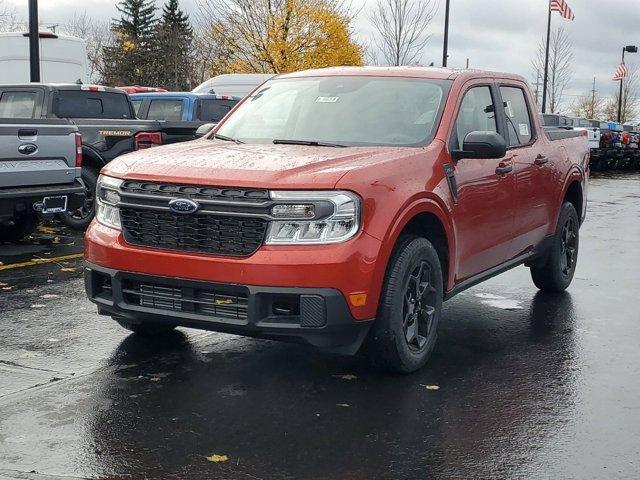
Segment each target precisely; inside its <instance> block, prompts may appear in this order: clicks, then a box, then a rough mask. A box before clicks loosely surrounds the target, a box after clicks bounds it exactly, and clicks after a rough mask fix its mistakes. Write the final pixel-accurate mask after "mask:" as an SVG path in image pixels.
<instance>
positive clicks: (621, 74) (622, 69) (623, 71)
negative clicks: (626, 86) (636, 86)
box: [613, 63, 629, 80]
mask: <svg viewBox="0 0 640 480" xmlns="http://www.w3.org/2000/svg"><path fill="white" fill-rule="evenodd" d="M627 75H629V70H627V66H626V65H625V64H624V63H621V64H620V66H619V67H618V68H616V72H615V73H614V74H613V80H622V79H624V78H625V77H626V76H627Z"/></svg>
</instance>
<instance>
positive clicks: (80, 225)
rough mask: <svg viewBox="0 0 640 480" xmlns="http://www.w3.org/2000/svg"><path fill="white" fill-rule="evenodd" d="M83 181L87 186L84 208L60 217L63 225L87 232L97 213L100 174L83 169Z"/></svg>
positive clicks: (89, 169)
mask: <svg viewBox="0 0 640 480" xmlns="http://www.w3.org/2000/svg"><path fill="white" fill-rule="evenodd" d="M81 177H82V181H83V182H84V184H85V187H86V188H85V192H84V194H85V200H84V204H83V205H82V207H80V208H78V209H77V210H74V211H72V212H69V211H67V212H64V213H62V214H61V215H60V219H61V220H62V223H64V224H65V225H66V226H68V227H71V228H73V229H74V230H85V229H86V228H87V227H88V226H89V224H90V223H91V220H93V217H94V215H95V213H96V202H95V197H96V184H97V183H98V172H97V171H96V170H94V169H93V168H92V167H82V174H81Z"/></svg>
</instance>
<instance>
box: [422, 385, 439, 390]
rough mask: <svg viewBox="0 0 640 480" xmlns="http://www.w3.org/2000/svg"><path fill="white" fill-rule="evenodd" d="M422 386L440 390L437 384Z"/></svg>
mask: <svg viewBox="0 0 640 480" xmlns="http://www.w3.org/2000/svg"><path fill="white" fill-rule="evenodd" d="M424 388H426V389H427V390H440V387H439V386H438V385H424Z"/></svg>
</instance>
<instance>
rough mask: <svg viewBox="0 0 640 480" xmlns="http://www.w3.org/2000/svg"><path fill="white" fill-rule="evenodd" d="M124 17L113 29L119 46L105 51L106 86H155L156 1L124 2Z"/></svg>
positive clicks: (122, 12) (121, 8) (121, 12)
mask: <svg viewBox="0 0 640 480" xmlns="http://www.w3.org/2000/svg"><path fill="white" fill-rule="evenodd" d="M116 8H117V9H118V11H119V12H120V14H121V17H120V19H114V22H113V24H112V26H111V29H112V31H113V32H114V34H115V37H116V42H115V45H114V46H112V47H108V48H105V52H104V56H105V63H106V65H107V68H106V74H105V78H104V79H103V80H104V82H105V83H107V84H110V85H152V84H153V83H154V75H153V68H152V66H153V64H154V63H155V62H154V61H153V53H154V52H153V44H154V34H155V32H156V26H157V20H156V18H155V10H156V7H155V5H154V2H153V0H121V1H120V3H119V4H118V5H117V7H116Z"/></svg>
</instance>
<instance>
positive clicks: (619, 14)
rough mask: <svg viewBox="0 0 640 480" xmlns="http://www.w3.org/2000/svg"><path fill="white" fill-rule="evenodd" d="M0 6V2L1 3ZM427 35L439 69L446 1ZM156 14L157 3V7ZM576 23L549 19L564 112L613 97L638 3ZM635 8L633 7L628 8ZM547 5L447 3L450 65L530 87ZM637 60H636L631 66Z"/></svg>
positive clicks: (528, 1)
mask: <svg viewBox="0 0 640 480" xmlns="http://www.w3.org/2000/svg"><path fill="white" fill-rule="evenodd" d="M0 1H1V0H0ZM197 1H198V0H181V4H182V6H183V9H184V10H185V11H187V12H188V13H189V14H190V16H191V18H192V20H194V21H197V19H198V8H197ZM434 1H435V2H436V3H438V4H439V8H438V13H437V16H436V18H435V19H434V21H433V22H432V24H431V25H430V27H429V33H430V34H431V39H430V41H429V44H428V45H427V47H426V49H425V51H424V54H423V58H422V61H421V62H420V63H422V64H424V65H428V64H429V63H430V62H432V61H433V62H435V65H436V66H438V65H440V64H441V62H442V38H443V32H442V30H443V25H444V0H434ZM5 3H8V4H14V5H15V6H16V8H17V9H18V13H19V14H20V15H21V16H24V17H26V15H27V9H26V5H27V0H5ZM39 3H40V20H41V22H43V23H49V22H50V23H65V22H66V21H68V19H69V18H70V17H72V16H73V14H74V12H78V13H81V12H83V11H85V10H86V11H87V12H88V14H90V15H92V16H94V17H97V18H103V19H110V18H113V17H115V16H117V11H116V9H115V6H114V0H40V2H39ZM156 3H157V4H158V6H160V5H161V4H162V3H163V0H156ZM568 3H569V5H570V7H571V8H572V10H573V12H574V14H575V16H576V19H575V21H573V22H571V21H568V20H564V19H563V18H561V17H560V16H559V15H558V14H557V13H554V14H553V20H552V25H553V26H558V25H562V26H564V27H565V28H566V30H567V32H568V34H569V36H570V38H571V40H572V42H573V46H574V61H573V69H574V72H575V73H574V79H573V82H572V86H571V88H570V89H569V90H567V92H566V93H567V97H566V98H565V101H564V103H565V105H566V106H568V104H570V103H571V101H572V99H573V98H575V97H576V96H578V95H580V94H582V93H583V92H584V91H586V90H590V89H591V83H592V81H593V77H594V76H595V77H596V89H597V90H598V91H599V92H600V93H601V94H602V95H605V96H609V95H613V94H614V93H615V92H616V88H617V85H618V84H617V82H613V81H612V80H611V76H612V75H613V72H614V70H615V69H616V67H617V66H618V64H619V62H620V55H621V50H622V47H623V46H624V45H629V44H634V43H635V44H640V2H638V0H630V1H627V2H620V1H615V0H614V1H609V2H595V1H594V0H568ZM352 4H353V5H354V6H355V7H357V8H359V7H360V6H362V9H361V13H360V14H359V16H358V17H357V18H356V21H355V24H354V31H355V32H356V34H357V36H358V38H359V39H360V40H365V41H368V40H369V39H370V38H371V36H372V35H373V34H374V32H373V30H372V28H371V25H370V23H369V21H368V19H367V11H368V9H370V8H371V7H372V6H373V5H374V4H375V0H352ZM633 4H635V7H632V6H631V5H633ZM547 5H548V1H547V0H451V21H450V30H449V32H450V33H449V54H450V57H449V65H450V66H454V67H464V65H465V62H466V59H467V58H469V62H470V66H471V67H473V68H483V69H489V70H502V71H507V72H514V73H519V74H521V75H523V76H525V77H526V78H527V79H528V80H529V81H530V82H532V83H533V82H534V81H535V78H534V76H535V74H534V73H533V72H532V69H531V59H532V57H533V56H534V55H535V52H536V49H537V45H538V42H539V41H540V39H541V37H542V36H543V35H544V33H545V30H546V21H547V15H546V12H547ZM627 55H628V56H627V60H628V62H627V63H629V64H634V63H640V54H635V55H633V54H632V55H629V54H627ZM634 57H638V58H634Z"/></svg>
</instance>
